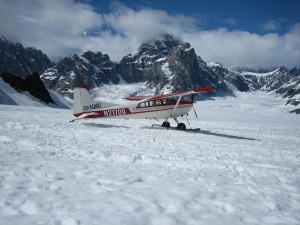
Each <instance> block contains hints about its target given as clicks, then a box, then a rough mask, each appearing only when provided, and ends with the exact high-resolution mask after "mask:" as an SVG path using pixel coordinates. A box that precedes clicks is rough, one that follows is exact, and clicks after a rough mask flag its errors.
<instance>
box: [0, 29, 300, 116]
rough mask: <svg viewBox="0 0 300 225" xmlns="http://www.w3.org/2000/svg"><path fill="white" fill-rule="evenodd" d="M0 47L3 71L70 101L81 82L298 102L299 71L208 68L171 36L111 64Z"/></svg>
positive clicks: (3, 43) (87, 56)
mask: <svg viewBox="0 0 300 225" xmlns="http://www.w3.org/2000/svg"><path fill="white" fill-rule="evenodd" d="M0 47H1V50H2V51H1V53H0V58H1V61H0V69H1V70H2V71H13V72H15V73H17V74H21V75H22V76H23V77H26V76H27V75H28V74H31V71H40V72H42V74H41V79H42V81H43V82H44V83H45V85H46V87H47V88H48V89H51V90H55V91H57V92H58V93H60V94H62V95H63V96H67V97H70V98H72V97H73V88H74V87H75V86H76V85H78V84H82V83H84V84H88V86H89V88H90V89H91V90H92V89H93V90H97V89H98V88H99V87H101V86H103V85H104V84H106V85H114V84H120V83H122V82H127V83H137V82H142V85H144V87H145V88H149V89H151V90H153V92H154V93H155V94H165V93H170V92H177V91H186V90H191V89H196V88H200V87H205V86H213V87H215V88H217V91H216V92H213V93H207V94H203V95H202V97H203V96H204V97H205V96H211V95H213V96H214V95H215V96H235V93H237V92H247V91H265V92H270V93H275V94H277V95H280V96H282V97H283V98H286V99H287V102H286V104H291V105H294V106H297V105H298V104H299V103H300V100H299V97H298V96H299V92H300V90H299V77H300V76H299V74H300V69H299V68H293V69H291V70H288V69H287V68H285V67H280V68H277V69H274V68H258V69H253V68H252V69H249V68H245V67H244V68H243V67H240V68H235V69H229V68H226V67H225V66H223V65H222V64H221V63H216V62H213V63H208V64H207V63H206V62H205V61H204V60H203V59H202V58H201V57H200V56H198V55H197V54H196V52H195V50H194V48H192V46H191V45H190V44H189V43H187V42H183V41H182V40H179V39H176V38H175V37H174V36H172V35H169V34H164V35H161V36H158V37H157V38H156V39H152V40H149V41H147V42H144V43H142V44H141V46H140V47H139V48H138V49H137V51H136V52H134V53H131V54H128V55H126V56H124V57H123V58H122V60H121V61H120V62H118V63H116V62H113V61H111V60H110V58H109V56H108V55H107V54H102V53H101V52H92V51H88V52H85V53H83V54H82V55H78V54H74V55H73V56H72V57H65V58H63V59H62V60H61V61H59V62H58V63H57V64H54V63H52V62H51V61H50V59H49V58H48V57H47V56H46V55H45V54H43V53H42V52H41V51H40V50H36V49H34V48H24V47H23V46H22V45H21V44H19V43H12V42H9V41H8V40H6V39H5V38H4V37H3V36H2V37H1V38H0ZM7 68H8V69H7ZM94 93H97V91H96V92H94ZM135 94H137V93H135ZM299 111H300V110H295V111H293V112H296V113H299Z"/></svg>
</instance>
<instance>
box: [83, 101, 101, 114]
mask: <svg viewBox="0 0 300 225" xmlns="http://www.w3.org/2000/svg"><path fill="white" fill-rule="evenodd" d="M82 109H83V111H84V112H85V111H89V110H93V109H101V104H100V103H97V104H91V105H85V106H83V107H82Z"/></svg>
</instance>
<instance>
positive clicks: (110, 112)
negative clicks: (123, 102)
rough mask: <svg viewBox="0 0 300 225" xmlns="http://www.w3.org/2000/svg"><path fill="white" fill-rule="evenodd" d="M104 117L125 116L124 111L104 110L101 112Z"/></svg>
mask: <svg viewBox="0 0 300 225" xmlns="http://www.w3.org/2000/svg"><path fill="white" fill-rule="evenodd" d="M103 113H104V116H105V117H108V116H119V115H126V111H125V109H110V110H104V111H103Z"/></svg>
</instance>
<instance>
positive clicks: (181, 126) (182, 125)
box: [177, 123, 186, 130]
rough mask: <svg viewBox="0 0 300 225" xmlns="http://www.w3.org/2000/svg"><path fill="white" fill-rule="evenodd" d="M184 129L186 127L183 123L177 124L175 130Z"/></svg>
mask: <svg viewBox="0 0 300 225" xmlns="http://www.w3.org/2000/svg"><path fill="white" fill-rule="evenodd" d="M185 129H186V126H185V124H184V123H179V124H178V125H177V130H185Z"/></svg>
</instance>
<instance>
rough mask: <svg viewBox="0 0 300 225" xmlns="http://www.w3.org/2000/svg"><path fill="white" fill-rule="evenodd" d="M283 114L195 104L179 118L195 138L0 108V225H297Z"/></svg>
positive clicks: (138, 125) (269, 100)
mask: <svg viewBox="0 0 300 225" xmlns="http://www.w3.org/2000/svg"><path fill="white" fill-rule="evenodd" d="M118 88H125V86H124V87H122V86H118ZM126 88H129V87H126ZM104 89H105V87H104ZM104 89H103V90H104ZM132 89H134V88H132ZM132 89H131V88H129V89H126V91H128V92H130V91H131V90H132ZM120 95H121V94H120ZM106 97H107V98H108V99H109V100H110V101H114V100H115V101H117V99H114V98H113V96H112V93H107V95H103V96H102V98H106ZM286 107H287V106H284V100H282V99H281V98H277V97H275V96H271V95H269V94H266V93H262V92H256V93H241V94H240V95H238V97H237V98H227V99H223V98H215V99H214V100H209V101H200V102H197V103H196V104H195V109H196V111H197V113H198V117H199V119H197V118H196V117H195V115H194V114H193V112H192V111H191V112H190V113H189V114H190V115H189V121H190V124H191V125H188V123H187V121H186V120H185V118H179V120H180V121H181V122H184V123H186V124H187V127H188V128H198V127H200V128H201V130H200V131H186V132H184V131H177V130H176V129H170V130H165V129H162V128H152V124H153V123H155V124H161V123H162V121H159V122H158V121H155V120H152V121H151V120H133V119H129V120H123V119H122V120H118V119H110V120H100V119H99V120H81V121H76V122H74V123H69V121H70V120H72V119H73V116H72V111H71V110H68V109H54V108H47V107H30V106H12V105H0V123H1V126H0V224H7V225H10V224H11V225H18V224H53V225H57V224H60V225H63V224H65V225H73V224H80V225H96V224H108V225H118V224H132V225H135V224H148V225H154V224H155V225H156V224H163V225H167V224H176V225H177V224H180V225H181V224H205V225H207V224H292V225H293V224H294V225H296V224H299V223H300V214H299V211H300V185H299V180H300V171H299V169H300V152H299V146H300V140H299V137H300V126H299V125H300V117H299V115H295V114H289V113H287V111H288V109H286ZM170 122H171V125H173V126H175V122H174V121H171V120H170Z"/></svg>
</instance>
